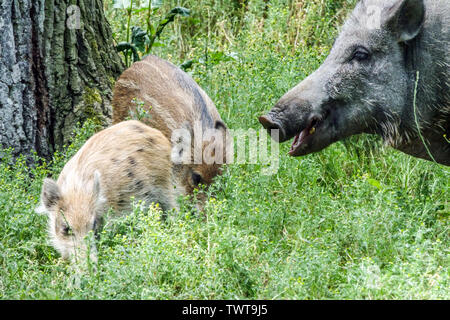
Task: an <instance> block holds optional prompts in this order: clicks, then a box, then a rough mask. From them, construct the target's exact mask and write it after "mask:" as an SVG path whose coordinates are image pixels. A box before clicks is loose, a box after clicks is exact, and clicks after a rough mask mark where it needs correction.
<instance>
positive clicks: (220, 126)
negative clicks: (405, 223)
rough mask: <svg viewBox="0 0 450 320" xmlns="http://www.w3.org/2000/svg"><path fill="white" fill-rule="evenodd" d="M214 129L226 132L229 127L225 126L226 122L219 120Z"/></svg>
mask: <svg viewBox="0 0 450 320" xmlns="http://www.w3.org/2000/svg"><path fill="white" fill-rule="evenodd" d="M214 128H216V129H217V130H223V131H226V130H227V125H226V124H225V122H223V121H221V120H217V121H216V123H215V124H214Z"/></svg>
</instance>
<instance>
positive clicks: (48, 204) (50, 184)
mask: <svg viewBox="0 0 450 320" xmlns="http://www.w3.org/2000/svg"><path fill="white" fill-rule="evenodd" d="M59 200H61V192H60V190H59V186H58V184H57V183H56V181H54V180H52V179H49V178H45V179H44V183H43V185H42V192H41V202H42V204H41V206H40V207H39V208H37V209H36V211H37V210H38V209H39V211H37V212H40V213H43V212H45V211H49V210H50V209H51V208H52V207H54V206H55V205H56V204H57V203H58V201H59Z"/></svg>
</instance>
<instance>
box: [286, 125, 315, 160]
mask: <svg viewBox="0 0 450 320" xmlns="http://www.w3.org/2000/svg"><path fill="white" fill-rule="evenodd" d="M323 121H324V118H322V117H319V116H313V117H312V118H311V119H310V120H309V122H308V125H307V126H306V127H305V128H304V129H303V130H302V131H300V133H298V134H297V135H296V136H295V138H294V141H293V143H292V146H291V149H290V150H289V155H290V156H293V157H298V156H302V155H305V154H308V153H310V152H309V151H308V150H307V149H308V148H309V147H310V146H311V142H312V140H313V138H314V136H315V135H316V132H317V130H318V129H320V126H321V125H322V123H323Z"/></svg>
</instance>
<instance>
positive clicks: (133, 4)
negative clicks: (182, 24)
mask: <svg viewBox="0 0 450 320" xmlns="http://www.w3.org/2000/svg"><path fill="white" fill-rule="evenodd" d="M162 5H163V0H152V1H150V0H144V1H141V2H140V4H139V3H138V1H137V0H134V1H133V0H114V6H113V7H114V9H121V10H125V12H126V15H127V27H126V28H127V31H126V35H127V38H126V41H123V42H120V43H119V44H118V45H117V47H116V48H117V51H119V52H123V53H124V56H125V64H126V66H127V67H128V66H129V65H130V64H129V57H130V54H131V56H132V60H133V62H136V61H139V60H140V58H141V57H142V56H145V55H148V54H149V53H150V52H151V50H152V48H153V47H154V46H156V45H161V44H160V43H158V42H156V39H158V38H160V36H161V34H162V32H163V31H164V28H165V27H166V26H167V25H168V24H169V23H171V22H173V21H174V20H175V17H176V16H178V15H179V16H182V17H187V16H189V15H190V10H189V9H186V8H184V7H175V8H173V9H172V10H170V11H169V12H168V13H167V14H166V15H165V16H164V18H160V19H159V21H158V22H157V23H152V18H153V17H155V16H157V14H158V12H159V11H160V8H161V7H162ZM142 12H146V28H147V30H143V29H142V28H141V27H139V26H131V18H132V16H133V14H141V13H142ZM130 38H131V39H130Z"/></svg>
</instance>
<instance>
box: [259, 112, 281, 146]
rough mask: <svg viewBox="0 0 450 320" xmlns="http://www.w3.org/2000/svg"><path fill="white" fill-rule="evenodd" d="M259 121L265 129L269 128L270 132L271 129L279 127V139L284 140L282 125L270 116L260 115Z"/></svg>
mask: <svg viewBox="0 0 450 320" xmlns="http://www.w3.org/2000/svg"><path fill="white" fill-rule="evenodd" d="M259 122H260V123H261V124H262V126H263V127H264V129H267V131H269V133H271V130H275V129H277V130H278V131H279V140H280V141H283V140H284V136H285V133H284V129H283V128H282V127H281V125H280V124H279V123H277V122H275V121H273V120H272V119H271V118H270V117H269V116H261V117H259Z"/></svg>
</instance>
